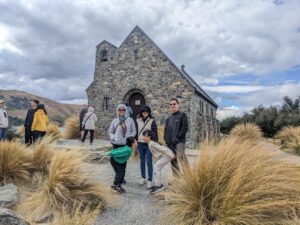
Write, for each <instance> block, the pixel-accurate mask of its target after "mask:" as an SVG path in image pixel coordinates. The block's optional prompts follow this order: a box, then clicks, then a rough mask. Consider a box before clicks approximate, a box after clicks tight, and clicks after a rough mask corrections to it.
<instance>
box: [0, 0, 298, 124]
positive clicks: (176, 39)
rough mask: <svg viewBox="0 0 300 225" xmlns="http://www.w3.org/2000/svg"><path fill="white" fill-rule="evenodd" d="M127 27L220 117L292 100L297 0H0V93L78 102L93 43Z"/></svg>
mask: <svg viewBox="0 0 300 225" xmlns="http://www.w3.org/2000/svg"><path fill="white" fill-rule="evenodd" d="M136 25H138V26H139V27H140V28H142V29H143V30H144V31H145V32H146V33H147V34H148V35H149V36H150V37H151V38H152V40H154V42H155V43H156V44H157V45H158V46H160V48H161V49H162V50H163V51H164V52H165V53H166V54H167V55H168V56H169V58H170V59H172V61H173V62H174V63H175V64H176V65H178V66H180V65H182V64H184V65H185V70H186V71H187V72H188V73H189V74H190V75H191V77H193V78H194V80H195V81H196V82H197V83H198V84H199V85H200V86H201V87H202V88H203V89H204V90H205V91H206V92H207V93H208V94H209V95H210V96H211V97H212V98H213V99H214V100H215V101H216V102H217V103H218V105H219V109H218V113H217V117H218V118H219V119H220V120H222V119H224V118H226V117H229V116H233V115H234V116H238V115H242V114H243V113H244V112H249V111H251V109H253V107H255V106H258V105H263V106H270V105H273V106H277V105H280V104H281V103H282V97H283V96H290V97H291V98H296V97H298V96H300V0H243V1H240V0H223V1H220V0H165V1H161V0H148V1H144V0H132V1H125V0H118V1H117V0H101V1H98V0H95V1H93V0H90V1H83V0H51V1H45V0H31V1H25V0H18V1H17V0H7V1H6V0H0V89H5V90H11V89H14V90H22V91H26V92H29V93H32V94H37V95H40V96H43V97H47V98H50V99H53V100H56V101H60V102H63V103H84V102H86V99H87V97H86V93H85V89H86V88H87V87H88V85H89V84H90V83H91V82H92V78H93V73H94V64H95V52H96V45H97V44H99V43H100V42H101V41H103V40H107V41H109V42H111V43H112V44H114V45H116V46H119V45H120V44H121V43H122V41H123V40H124V39H125V38H126V36H127V35H128V34H129V33H130V32H131V30H132V29H133V28H134V27H135V26H136Z"/></svg>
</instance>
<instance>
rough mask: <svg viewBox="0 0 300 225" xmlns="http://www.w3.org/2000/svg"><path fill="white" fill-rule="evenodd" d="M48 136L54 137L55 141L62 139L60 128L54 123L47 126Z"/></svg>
mask: <svg viewBox="0 0 300 225" xmlns="http://www.w3.org/2000/svg"><path fill="white" fill-rule="evenodd" d="M46 136H48V137H52V138H53V139H59V138H60V137H61V132H60V130H59V127H58V126H57V125H56V124H54V123H49V124H48V126H47V132H46Z"/></svg>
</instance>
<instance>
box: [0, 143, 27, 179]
mask: <svg viewBox="0 0 300 225" xmlns="http://www.w3.org/2000/svg"><path fill="white" fill-rule="evenodd" d="M30 168H31V159H30V156H29V154H27V152H26V150H25V146H24V145H22V144H20V143H19V142H17V141H12V142H10V141H4V142H0V184H1V183H5V184H7V183H11V182H12V183H15V184H23V183H26V182H27V181H29V179H30Z"/></svg>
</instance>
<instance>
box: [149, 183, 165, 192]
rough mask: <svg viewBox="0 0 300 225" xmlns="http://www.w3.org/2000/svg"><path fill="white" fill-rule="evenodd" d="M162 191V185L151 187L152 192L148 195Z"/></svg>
mask: <svg viewBox="0 0 300 225" xmlns="http://www.w3.org/2000/svg"><path fill="white" fill-rule="evenodd" d="M163 189H164V185H162V184H161V185H160V186H153V187H152V191H150V194H155V193H157V192H160V191H162V190H163Z"/></svg>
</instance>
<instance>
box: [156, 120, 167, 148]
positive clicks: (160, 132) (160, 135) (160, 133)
mask: <svg viewBox="0 0 300 225" xmlns="http://www.w3.org/2000/svg"><path fill="white" fill-rule="evenodd" d="M164 134H165V126H164V125H161V126H158V127H157V135H158V143H160V144H161V145H165V140H164Z"/></svg>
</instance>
